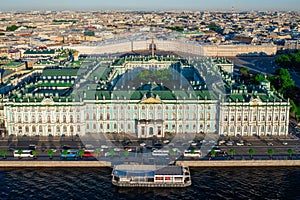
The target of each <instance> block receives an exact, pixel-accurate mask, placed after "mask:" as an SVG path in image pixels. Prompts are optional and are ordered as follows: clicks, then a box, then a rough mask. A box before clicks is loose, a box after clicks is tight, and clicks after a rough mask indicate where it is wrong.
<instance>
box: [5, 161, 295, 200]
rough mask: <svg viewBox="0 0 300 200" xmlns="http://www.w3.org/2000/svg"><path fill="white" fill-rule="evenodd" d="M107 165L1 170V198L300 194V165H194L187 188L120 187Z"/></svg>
mask: <svg viewBox="0 0 300 200" xmlns="http://www.w3.org/2000/svg"><path fill="white" fill-rule="evenodd" d="M110 173H111V170H110V169H108V168H102V169H95V168H80V169H70V168H68V169H67V168H61V169H57V168H54V169H53V168H42V169H19V168H18V169H3V168H2V169H0V199H1V200H4V199H14V200H16V199H31V200H32V199H60V200H62V199H68V200H69V199H74V200H76V199H142V200H146V199H164V200H166V199H175V200H178V199H300V168H296V167H295V168H208V169H205V168H197V169H196V168H192V169H191V174H192V181H193V183H192V186H191V187H188V188H180V189H178V188H157V189H154V188H117V187H115V186H112V184H111V176H110Z"/></svg>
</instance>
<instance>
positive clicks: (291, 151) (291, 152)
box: [288, 149, 295, 159]
mask: <svg viewBox="0 0 300 200" xmlns="http://www.w3.org/2000/svg"><path fill="white" fill-rule="evenodd" d="M294 153H295V152H294V149H288V154H289V155H290V159H292V156H293V154H294Z"/></svg>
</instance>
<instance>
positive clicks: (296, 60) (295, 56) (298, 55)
mask: <svg viewBox="0 0 300 200" xmlns="http://www.w3.org/2000/svg"><path fill="white" fill-rule="evenodd" d="M275 62H276V64H277V65H279V66H280V67H283V68H294V69H296V70H300V51H299V50H297V51H295V52H292V53H287V54H282V55H279V56H277V57H276V60H275Z"/></svg>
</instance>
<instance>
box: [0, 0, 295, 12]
mask: <svg viewBox="0 0 300 200" xmlns="http://www.w3.org/2000/svg"><path fill="white" fill-rule="evenodd" d="M171 2H172V3H171ZM297 3H298V2H297V0H287V1H285V2H284V4H283V2H282V1H280V0H272V1H271V0H263V2H261V1H259V0H253V1H251V2H250V1H246V0H239V1H238V0H211V1H208V2H201V1H197V0H186V1H184V2H183V1H180V0H165V1H164V2H161V1H159V0H153V1H138V0H128V1H126V3H124V1H122V0H111V1H109V2H103V1H97V0H89V1H88V3H87V2H85V1H84V2H83V1H79V0H65V1H63V2H62V1H58V0H52V1H51V2H50V1H37V0H26V1H24V0H15V1H13V2H12V1H8V0H3V1H2V6H1V9H0V10H1V11H12V10H18V11H23V10H145V11H149V10H200V11H202V10H219V11H231V10H232V8H233V7H234V9H235V10H237V11H249V10H270V11H273V10H278V11H300V5H299V4H297Z"/></svg>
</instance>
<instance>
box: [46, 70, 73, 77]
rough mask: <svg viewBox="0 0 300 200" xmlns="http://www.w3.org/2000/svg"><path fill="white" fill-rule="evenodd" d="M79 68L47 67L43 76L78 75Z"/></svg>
mask: <svg viewBox="0 0 300 200" xmlns="http://www.w3.org/2000/svg"><path fill="white" fill-rule="evenodd" d="M77 72H78V69H45V70H44V71H43V73H42V76H77Z"/></svg>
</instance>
